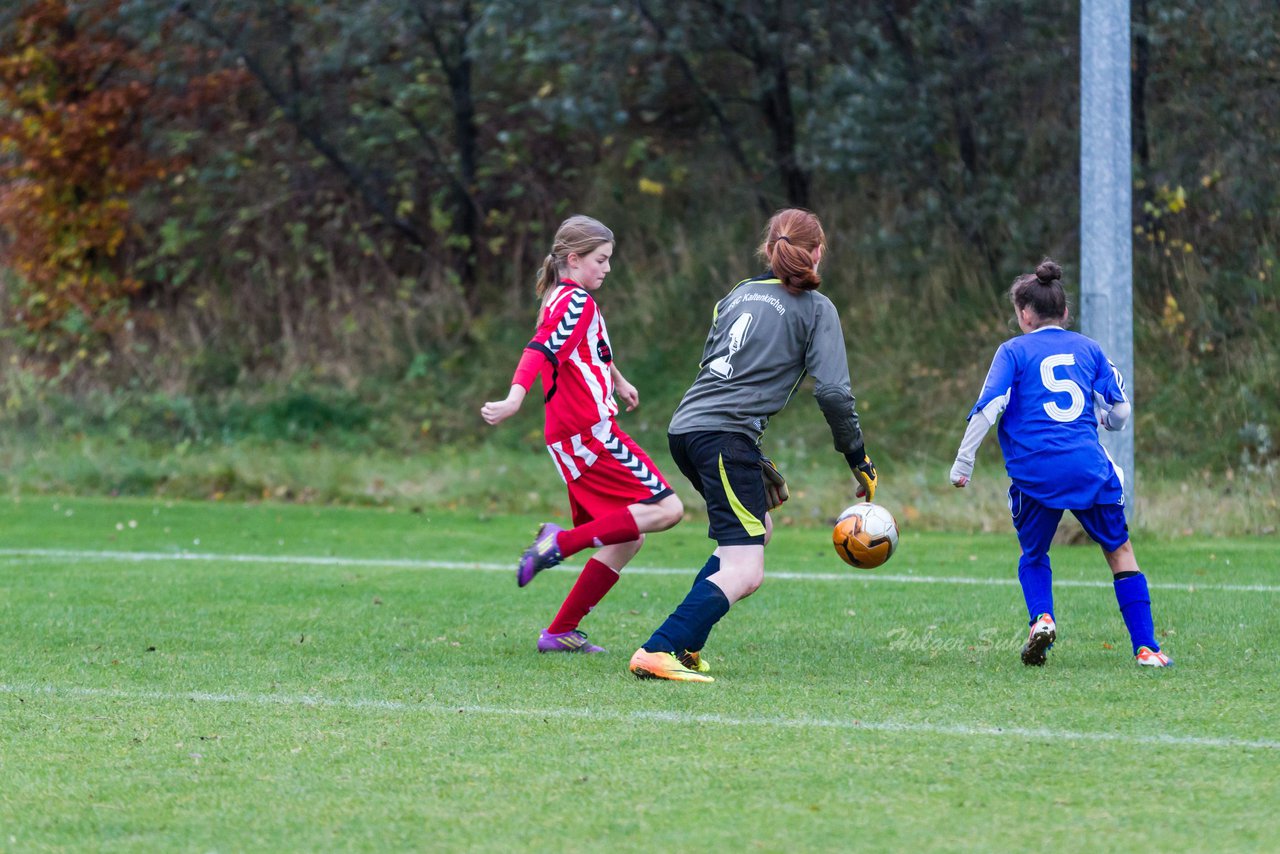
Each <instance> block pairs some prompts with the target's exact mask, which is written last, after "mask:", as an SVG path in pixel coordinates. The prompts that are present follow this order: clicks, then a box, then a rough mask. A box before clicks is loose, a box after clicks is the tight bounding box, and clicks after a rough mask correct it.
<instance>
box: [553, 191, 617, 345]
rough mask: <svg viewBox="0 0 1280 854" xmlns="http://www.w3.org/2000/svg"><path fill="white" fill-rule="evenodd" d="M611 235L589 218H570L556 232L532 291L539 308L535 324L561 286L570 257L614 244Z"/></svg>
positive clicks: (596, 221)
mask: <svg viewBox="0 0 1280 854" xmlns="http://www.w3.org/2000/svg"><path fill="white" fill-rule="evenodd" d="M613 242H614V240H613V232H612V231H610V230H609V228H608V226H606V225H605V224H604V223H602V222H600V221H599V220H597V219H592V218H591V217H589V216H582V215H581V214H579V215H577V216H571V217H569V218H568V219H566V220H565V221H564V222H562V223H560V227H559V228H557V229H556V236H555V239H554V240H553V241H552V244H551V252H549V253H548V254H547V257H546V258H544V259H543V261H542V267H541V269H540V270H539V271H538V283H537V286H536V288H535V293H537V295H538V298H539V299H541V300H542V305H541V307H540V308H539V309H538V322H539V323H541V322H542V312H543V310H544V309H545V308H546V305H547V299H548V298H549V296H550V294H551V290H552V289H553V288H554V287H555V286H556V285H558V284H559V283H560V279H561V277H563V276H564V272H565V264H566V261H567V260H568V258H569V256H570V255H573V254H577V255H586V254H587V253H589V252H591V250H593V249H595V248H596V247H597V246H600V245H601V244H604V243H613Z"/></svg>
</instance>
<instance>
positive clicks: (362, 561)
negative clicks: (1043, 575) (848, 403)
mask: <svg viewBox="0 0 1280 854" xmlns="http://www.w3.org/2000/svg"><path fill="white" fill-rule="evenodd" d="M23 559H40V560H101V561H123V562H130V563H148V562H154V561H160V562H164V561H173V562H178V563H181V562H187V561H192V562H204V563H219V562H221V563H245V564H255V563H262V564H274V565H287V566H339V567H368V568H381V569H458V570H474V571H478V572H515V561H512V562H510V563H490V562H481V561H459V560H421V559H411V558H358V557H337V556H332V555H329V556H321V555H314V556H312V555H253V554H216V553H213V552H188V551H182V552H124V551H94V550H78V549H0V561H10V562H12V561H17V560H23ZM581 569H582V567H581V566H574V565H572V564H564V565H561V566H558V567H555V568H553V569H551V570H547V571H548V572H566V571H568V572H575V573H576V572H579V571H580V570H581ZM695 571H696V570H695V569H694V568H690V567H663V566H628V567H627V568H626V569H625V570H624V572H626V573H627V574H628V575H687V576H691V575H693V574H694V573H695ZM766 575H767V577H768V578H769V579H771V580H779V581H845V582H847V581H865V582H877V583H886V582H887V583H891V584H962V585H965V584H967V585H980V586H995V587H1009V586H1014V585H1016V584H1017V583H1018V580H1017V579H1016V578H982V577H974V576H965V575H901V574H888V573H882V572H876V571H874V570H872V571H863V570H850V571H849V572H787V571H778V570H772V569H770V570H766ZM1053 585H1054V587H1096V588H1102V587H1105V588H1107V589H1110V588H1111V586H1112V585H1111V582H1110V581H1105V580H1098V581H1090V580H1083V579H1080V580H1073V579H1067V578H1055V579H1054V580H1053ZM1147 586H1148V587H1150V588H1151V589H1152V590H1172V591H1181V592H1183V593H1198V592H1210V591H1213V592H1221V593H1280V585H1274V584H1177V583H1174V582H1167V581H1165V582H1160V581H1148V583H1147Z"/></svg>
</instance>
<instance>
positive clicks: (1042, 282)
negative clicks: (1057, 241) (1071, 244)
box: [1009, 258, 1067, 321]
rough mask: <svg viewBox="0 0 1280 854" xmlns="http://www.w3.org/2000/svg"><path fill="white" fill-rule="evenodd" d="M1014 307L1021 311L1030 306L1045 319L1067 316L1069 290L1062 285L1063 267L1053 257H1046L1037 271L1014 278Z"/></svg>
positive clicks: (1050, 319) (1010, 290) (1012, 288)
mask: <svg viewBox="0 0 1280 854" xmlns="http://www.w3.org/2000/svg"><path fill="white" fill-rule="evenodd" d="M1009 299H1010V300H1011V301H1012V302H1013V307H1014V308H1016V309H1018V310H1019V311H1021V310H1022V309H1024V308H1027V307H1028V306H1029V307H1030V308H1031V310H1032V311H1034V312H1035V313H1036V315H1037V316H1038V317H1039V318H1040V319H1041V320H1044V321H1054V320H1062V319H1063V318H1064V317H1066V316H1067V292H1066V290H1064V289H1063V287H1062V268H1061V267H1059V266H1058V262H1057V261H1054V260H1053V259H1052V258H1046V259H1044V260H1043V261H1041V262H1040V266H1039V267H1036V271H1035V273H1027V274H1026V275H1024V276H1019V277H1018V278H1016V279H1014V280H1013V287H1011V288H1009Z"/></svg>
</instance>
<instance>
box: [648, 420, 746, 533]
mask: <svg viewBox="0 0 1280 854" xmlns="http://www.w3.org/2000/svg"><path fill="white" fill-rule="evenodd" d="M667 443H668V445H669V446H670V448H671V458H672V459H673V460H675V462H676V465H677V466H678V467H679V468H680V471H681V472H682V473H683V474H684V476H685V477H687V478H689V482H690V483H692V484H693V488H694V489H696V490H698V494H699V495H701V496H702V498H703V500H705V501H706V502H707V517H708V519H709V521H710V524H709V525H708V526H707V536H708V537H710V538H711V539H713V540H715V541H716V543H717V544H718V545H722V546H748V545H760V544H761V543H763V542H764V530H765V528H764V515H765V513H767V512H768V510H769V499H768V497H767V496H766V495H765V493H764V476H763V475H762V474H761V470H760V460H761V457H762V454H761V453H760V448H759V447H758V446H757V445H756V443H755V442H753V441H752V440H751V438H750V437H749V436H746V435H745V434H743V433H729V432H704V433H672V434H668V436H667Z"/></svg>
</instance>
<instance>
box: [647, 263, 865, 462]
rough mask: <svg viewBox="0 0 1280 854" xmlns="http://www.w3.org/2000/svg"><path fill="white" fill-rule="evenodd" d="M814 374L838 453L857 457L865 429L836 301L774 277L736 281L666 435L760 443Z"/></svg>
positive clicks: (720, 305)
mask: <svg viewBox="0 0 1280 854" xmlns="http://www.w3.org/2000/svg"><path fill="white" fill-rule="evenodd" d="M809 375H812V376H813V378H814V381H815V387H814V396H815V397H816V398H817V400H818V405H819V406H820V407H821V409H822V413H823V415H824V416H825V417H826V419H827V423H828V425H829V426H830V428H831V434H832V437H833V438H834V439H835V447H836V450H837V451H840V452H841V453H843V454H845V455H846V456H849V455H854V454H860V453H861V452H862V429H861V427H860V425H859V423H858V413H857V411H856V410H855V408H854V397H853V394H852V393H851V392H850V390H849V363H848V356H847V355H846V353H845V346H844V334H843V333H842V332H841V329H840V317H839V315H838V313H837V312H836V308H835V306H834V305H832V303H831V300H829V299H827V297H826V296H824V295H823V294H820V293H818V292H817V291H803V292H800V293H792V292H791V291H788V290H787V289H786V287H784V286H783V284H782V282H781V281H779V280H778V279H777V278H775V277H774V276H773V275H772V273H767V274H765V275H763V276H759V277H757V278H754V279H747V280H745V281H743V282H739V283H738V284H737V285H736V286H735V287H734V289H733V290H732V291H730V292H729V294H728V295H727V296H725V297H724V298H723V299H721V300H720V301H719V302H718V303H717V304H716V307H715V312H714V314H713V315H712V322H711V330H710V332H709V333H708V334H707V341H706V345H705V347H704V348H703V356H702V362H701V364H700V365H699V366H698V375H697V377H696V378H695V379H694V381H693V385H692V386H691V387H690V388H689V390H688V391H687V392H685V395H684V398H683V399H682V400H681V401H680V405H679V406H678V407H676V411H675V415H674V416H672V419H671V426H670V427H669V428H668V429H669V432H671V433H675V434H680V433H693V432H697V431H701V430H709V431H710V430H716V431H731V432H738V433H745V434H746V435H748V436H750V437H751V438H752V439H754V440H755V441H757V442H758V441H759V440H760V438H761V436H762V435H763V434H764V431H765V428H766V427H767V426H768V423H769V418H770V416H772V415H775V414H777V413H778V412H779V411H780V410H781V409H782V408H783V407H784V406H786V405H787V402H788V401H790V400H791V397H792V395H794V394H795V392H796V389H798V388H799V387H800V382H801V381H802V380H803V379H804V378H805V377H806V376H809ZM861 459H862V458H861V456H858V459H857V460H853V459H851V460H850V465H851V466H852V465H855V464H856V463H857V462H861Z"/></svg>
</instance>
